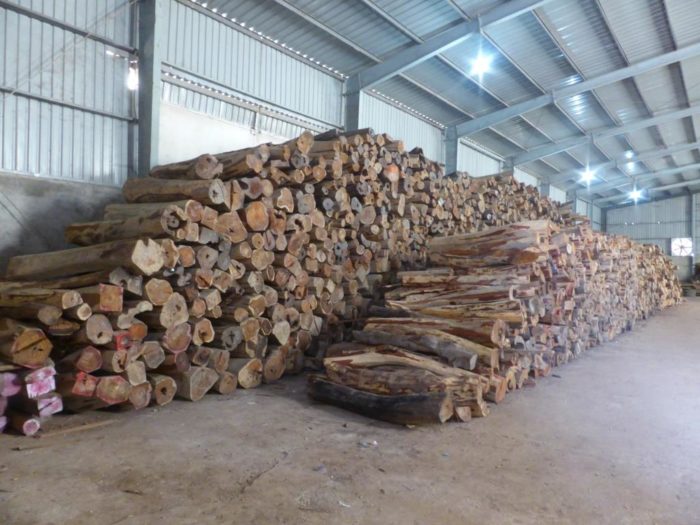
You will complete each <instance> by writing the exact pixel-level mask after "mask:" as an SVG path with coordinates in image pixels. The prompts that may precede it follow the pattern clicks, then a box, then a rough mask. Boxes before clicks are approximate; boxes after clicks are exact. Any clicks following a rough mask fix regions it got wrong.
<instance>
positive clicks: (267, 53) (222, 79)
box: [163, 0, 343, 127]
mask: <svg viewBox="0 0 700 525" xmlns="http://www.w3.org/2000/svg"><path fill="white" fill-rule="evenodd" d="M165 10H166V13H165V19H166V23H165V25H166V28H165V31H164V33H165V36H164V38H165V40H166V41H165V42H163V62H164V63H165V64H167V65H170V66H174V67H176V68H179V69H181V70H183V71H185V72H189V73H192V74H194V75H197V76H198V77H200V78H201V79H203V80H208V81H212V82H216V83H219V84H220V85H222V86H226V87H227V88H230V89H232V90H235V91H238V92H240V93H242V94H244V95H247V96H249V97H254V98H255V99H257V100H258V101H260V102H263V103H269V104H271V105H274V106H277V107H280V108H285V109H287V110H290V111H293V112H296V113H298V114H299V115H304V116H306V117H310V118H312V119H316V120H319V121H322V122H324V123H326V124H328V125H329V127H330V126H336V127H337V126H340V125H341V123H342V107H343V104H342V100H343V98H342V88H343V85H342V82H341V80H340V79H339V78H336V77H334V76H333V75H329V74H326V73H324V72H323V71H320V70H318V69H316V68H314V67H312V66H311V65H309V64H306V63H303V62H302V61H300V60H297V59H295V58H293V57H291V56H289V55H287V54H285V53H283V52H282V51H279V50H277V49H275V48H274V47H271V46H270V45H267V44H266V43H265V42H263V41H261V40H260V39H259V38H254V36H253V35H254V33H250V34H246V33H244V32H242V30H239V29H236V28H234V27H231V26H230V25H228V24H225V23H223V22H222V21H218V20H215V19H214V18H212V17H211V16H209V15H206V14H204V13H201V12H199V11H198V10H197V9H195V8H193V7H190V6H188V5H186V4H182V3H180V2H178V1H177V0H169V1H167V2H165Z"/></svg>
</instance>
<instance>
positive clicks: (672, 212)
mask: <svg viewBox="0 0 700 525" xmlns="http://www.w3.org/2000/svg"><path fill="white" fill-rule="evenodd" d="M690 206H692V202H691V197H690V196H685V195H684V196H682V197H677V198H674V199H665V200H662V201H657V202H647V203H643V204H638V205H636V206H626V207H624V208H617V209H612V210H608V212H607V232H608V233H613V234H620V235H626V236H627V237H630V238H632V239H634V240H636V241H639V242H641V243H645V244H646V243H648V244H656V245H657V246H659V247H661V249H662V250H663V251H664V253H665V254H667V255H670V254H671V239H672V238H674V237H691V236H692V228H691V225H690V221H689V218H690V213H689V212H690ZM672 259H673V262H674V263H675V264H676V265H677V266H678V276H679V277H680V278H681V279H687V278H688V277H689V276H690V273H691V270H692V266H693V257H672Z"/></svg>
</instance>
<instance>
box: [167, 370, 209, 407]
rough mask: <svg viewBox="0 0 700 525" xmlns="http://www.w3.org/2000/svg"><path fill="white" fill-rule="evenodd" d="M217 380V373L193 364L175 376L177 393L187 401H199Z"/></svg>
mask: <svg viewBox="0 0 700 525" xmlns="http://www.w3.org/2000/svg"><path fill="white" fill-rule="evenodd" d="M218 380H219V374H218V373H217V372H216V371H215V370H212V369H211V368H207V367H204V366H193V367H192V368H190V369H189V370H188V371H186V372H183V373H182V374H179V375H178V376H176V377H175V382H176V383H177V395H178V397H182V398H183V399H187V400H189V401H199V400H200V399H202V398H203V397H204V394H206V393H207V392H208V391H209V390H211V388H212V387H213V386H214V385H215V384H216V382H217V381H218Z"/></svg>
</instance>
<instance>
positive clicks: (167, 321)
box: [139, 292, 190, 328]
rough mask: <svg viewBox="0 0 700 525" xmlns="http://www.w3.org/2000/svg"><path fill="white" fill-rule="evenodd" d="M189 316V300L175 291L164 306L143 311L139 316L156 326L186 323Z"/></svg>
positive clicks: (148, 323) (162, 326) (164, 326)
mask: <svg viewBox="0 0 700 525" xmlns="http://www.w3.org/2000/svg"><path fill="white" fill-rule="evenodd" d="M189 316H190V315H189V309H188V308H187V301H185V298H184V297H183V296H182V295H181V294H179V293H177V292H173V293H172V294H171V295H170V297H168V299H167V300H166V301H165V303H164V304H163V306H158V307H155V308H154V309H153V310H152V311H150V312H143V313H142V314H140V316H139V318H140V319H141V320H142V321H144V322H145V323H146V324H147V325H149V326H151V327H154V328H171V327H173V326H176V325H179V324H182V323H186V322H187V320H188V319H189Z"/></svg>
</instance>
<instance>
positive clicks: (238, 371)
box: [228, 358, 263, 389]
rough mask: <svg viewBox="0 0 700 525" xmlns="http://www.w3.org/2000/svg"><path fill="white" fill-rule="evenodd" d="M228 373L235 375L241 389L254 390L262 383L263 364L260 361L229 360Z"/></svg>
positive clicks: (247, 359)
mask: <svg viewBox="0 0 700 525" xmlns="http://www.w3.org/2000/svg"><path fill="white" fill-rule="evenodd" d="M228 371H229V372H231V373H232V374H235V375H236V378H237V379H238V385H239V386H240V387H241V388H246V389H247V388H255V387H257V386H259V385H260V383H261V382H262V375H263V363H262V361H261V360H260V359H257V358H253V359H249V358H238V359H231V360H230V362H229V366H228Z"/></svg>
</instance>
